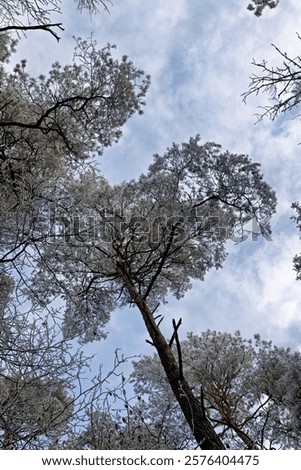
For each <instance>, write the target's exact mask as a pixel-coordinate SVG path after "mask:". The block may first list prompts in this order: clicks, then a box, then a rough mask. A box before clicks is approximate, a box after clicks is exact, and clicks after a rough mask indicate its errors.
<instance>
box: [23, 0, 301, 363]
mask: <svg viewBox="0 0 301 470" xmlns="http://www.w3.org/2000/svg"><path fill="white" fill-rule="evenodd" d="M62 3H63V16H62V18H61V19H62V21H63V23H64V27H65V31H64V33H62V35H61V36H62V37H61V41H60V43H59V44H56V42H55V40H54V39H51V38H49V37H46V36H45V35H44V34H41V33H32V34H29V35H28V39H23V40H22V41H21V43H20V46H19V50H18V57H27V58H28V68H29V70H31V71H32V72H33V73H35V74H38V73H42V72H45V70H47V69H48V68H49V66H50V64H51V63H52V62H53V61H54V60H60V61H61V62H62V63H64V62H68V61H70V60H71V57H72V50H73V47H74V41H73V39H72V36H73V35H75V36H81V37H86V36H88V35H89V34H90V33H91V32H93V36H94V38H95V39H96V40H97V42H98V44H99V46H100V47H103V46H104V45H105V44H106V43H108V42H109V43H113V44H116V45H117V51H116V55H117V56H121V55H124V54H125V55H128V56H129V58H130V59H131V60H132V61H133V63H134V64H135V66H137V67H139V68H142V69H143V70H144V71H145V72H146V73H148V74H150V75H151V79H152V83H151V88H150V91H149V93H148V95H147V99H146V108H145V114H144V116H142V117H141V116H134V117H133V118H131V119H130V120H129V121H128V123H127V124H126V126H125V128H124V133H123V137H122V138H121V140H120V142H119V143H118V144H116V145H115V146H114V147H112V148H110V149H108V150H106V151H105V153H104V156H103V157H102V159H101V161H100V169H101V170H102V172H103V174H104V175H105V176H106V177H107V178H108V179H109V181H110V182H111V183H118V182H120V181H122V180H125V179H129V178H135V177H137V176H139V174H140V173H141V172H144V171H146V169H147V167H148V165H149V163H150V162H151V160H152V155H153V154H154V153H160V154H161V153H163V152H164V151H165V149H166V147H169V146H170V145H171V143H172V142H176V143H181V142H184V141H187V140H188V139H189V137H190V136H194V135H196V134H197V133H198V134H200V135H201V138H202V141H203V142H206V141H214V142H216V143H218V144H221V145H222V146H223V149H224V150H226V149H227V150H229V151H230V152H233V153H235V152H236V153H243V154H249V155H250V156H251V157H252V159H253V160H254V161H257V162H259V163H261V165H262V171H263V173H264V177H265V179H266V180H267V181H268V182H269V183H270V184H271V185H272V187H273V188H274V189H275V191H276V193H277V197H278V210H277V214H276V216H275V217H274V219H273V220H272V221H271V225H272V230H273V235H272V241H267V240H265V239H264V238H263V239H258V240H257V241H254V240H252V239H251V237H249V238H248V240H246V241H245V242H243V243H240V244H235V243H233V242H229V244H228V251H229V253H230V254H229V256H228V258H227V260H226V262H225V263H224V267H223V268H222V269H221V270H219V271H211V272H209V273H208V275H207V276H206V278H205V281H204V282H195V283H194V287H193V289H192V290H191V291H189V292H188V293H187V295H186V296H185V298H184V299H182V300H181V301H176V300H174V299H172V298H171V299H169V302H168V304H167V305H166V306H163V307H162V311H161V312H162V313H163V314H164V316H165V320H164V329H165V331H170V330H171V321H172V318H176V319H178V318H179V317H182V318H183V327H182V329H181V330H180V334H181V337H182V338H183V339H184V337H185V334H186V332H187V331H193V332H194V333H196V334H197V333H200V332H201V331H203V330H205V329H207V328H210V329H216V330H220V331H228V332H234V331H235V330H237V329H239V330H240V331H241V332H242V334H243V335H244V336H245V337H248V338H249V337H252V336H253V334H255V333H260V335H261V336H262V337H263V338H264V339H271V340H273V342H275V343H276V344H278V345H285V346H291V347H293V348H296V347H300V346H301V282H299V283H298V282H297V281H296V280H295V273H294V271H293V265H292V258H293V256H294V255H295V254H296V253H298V252H299V251H301V241H300V240H299V234H298V232H297V230H296V228H295V226H294V223H293V221H291V220H290V217H291V216H292V215H293V211H292V210H291V208H290V206H291V203H292V202H293V201H295V200H298V199H300V200H301V187H300V180H301V146H300V145H299V143H300V142H301V132H300V129H301V124H300V121H299V119H295V120H291V119H290V118H289V116H285V117H280V119H278V120H276V121H274V122H271V121H268V120H264V121H262V122H259V123H257V124H255V122H256V117H255V116H254V114H255V113H256V112H257V108H256V107H257V106H260V105H263V104H264V103H266V101H267V99H268V96H258V97H250V99H249V100H248V101H247V104H244V103H243V102H242V97H241V94H242V93H243V92H245V91H246V90H247V88H248V84H249V81H250V80H249V76H250V75H251V74H252V73H256V72H257V71H256V69H255V67H254V66H252V64H251V62H252V59H253V58H254V59H255V60H256V61H257V62H261V61H262V60H263V59H267V60H269V63H271V64H274V65H277V64H280V62H281V58H280V56H279V55H278V54H277V53H276V51H275V49H274V48H272V46H271V43H274V44H275V45H277V46H278V47H279V48H280V49H281V50H282V51H286V52H287V53H288V54H289V55H291V56H296V55H297V54H298V53H300V52H301V41H300V40H299V39H298V37H297V34H296V33H297V32H299V33H300V34H301V3H300V2H298V1H296V0H281V1H280V3H279V6H278V7H277V8H276V9H275V10H265V11H264V15H263V16H262V17H261V18H256V17H255V16H254V15H253V14H252V13H251V12H249V11H248V10H247V9H246V7H247V4H248V0H227V1H221V0H113V6H111V7H110V14H107V13H105V12H104V11H101V12H100V14H99V15H97V16H93V17H92V18H90V17H89V15H88V14H86V13H83V14H82V15H79V14H78V12H76V8H75V5H74V3H73V1H72V0H67V1H66V0H63V2H62ZM33 41H34V43H35V47H32V44H33ZM107 330H108V332H109V337H108V339H107V340H106V341H103V342H102V343H101V344H100V345H97V346H96V345H91V346H89V348H91V350H99V351H100V356H101V361H102V362H104V363H105V362H106V358H109V355H110V354H111V353H112V352H113V351H114V349H115V348H117V347H119V348H121V350H122V352H123V354H124V355H132V354H140V353H144V352H147V353H152V352H153V351H152V349H151V347H150V346H149V345H147V344H146V343H145V338H146V337H147V335H146V332H145V331H144V325H143V323H142V320H141V319H140V316H139V313H138V312H137V311H136V310H135V309H124V310H122V311H116V312H114V314H113V316H112V319H111V322H110V323H109V325H108V328H107ZM109 362H110V364H111V361H109ZM110 364H109V365H110Z"/></svg>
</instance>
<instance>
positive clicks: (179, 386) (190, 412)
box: [119, 266, 225, 450]
mask: <svg viewBox="0 0 301 470" xmlns="http://www.w3.org/2000/svg"><path fill="white" fill-rule="evenodd" d="M119 268H120V273H121V274H122V278H123V281H124V284H125V287H126V288H127V289H128V291H129V293H130V295H131V298H132V299H133V301H134V303H135V304H136V305H137V307H138V308H139V310H140V312H141V314H142V317H143V320H144V323H145V325H146V328H147V330H148V333H149V335H150V337H151V340H152V343H153V345H154V347H155V348H156V350H157V353H158V355H159V358H160V361H161V364H162V366H163V368H164V371H165V373H166V376H167V379H168V381H169V384H170V386H171V388H172V390H173V392H174V395H175V397H176V399H177V401H178V403H179V405H180V407H181V410H182V412H183V414H184V416H185V418H186V421H187V423H188V424H189V426H190V429H191V431H192V433H193V435H194V437H195V439H196V441H197V443H198V445H199V446H200V448H201V449H204V450H223V449H225V447H224V445H223V443H222V441H221V440H220V438H219V437H218V435H217V434H216V432H215V431H214V428H213V426H212V424H211V423H210V421H209V420H208V419H207V417H206V414H205V409H204V407H203V403H201V402H200V401H199V400H198V399H197V398H196V397H195V396H194V394H193V393H192V391H191V388H190V386H189V385H188V383H187V381H186V379H185V377H183V376H182V373H181V370H180V368H179V365H178V363H177V361H176V359H175V356H174V354H173V352H172V349H171V347H170V346H169V344H168V343H167V341H166V339H165V338H164V336H163V334H162V333H161V331H160V329H159V328H158V326H157V325H156V322H155V320H154V317H153V314H152V311H151V310H150V308H149V306H148V304H147V302H146V301H145V300H144V299H143V298H142V296H141V295H140V294H139V292H138V291H137V289H136V287H135V285H134V284H133V283H132V282H131V280H130V278H129V276H128V275H127V273H126V272H125V270H124V266H119Z"/></svg>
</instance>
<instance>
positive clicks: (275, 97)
mask: <svg viewBox="0 0 301 470" xmlns="http://www.w3.org/2000/svg"><path fill="white" fill-rule="evenodd" d="M272 46H273V47H274V48H275V50H276V51H277V52H278V54H279V55H280V57H281V59H282V65H281V66H269V63H268V61H266V60H264V61H263V62H261V63H259V62H256V61H255V60H254V61H253V65H254V66H255V67H257V68H258V69H259V70H260V72H261V73H260V75H257V74H253V75H252V76H251V77H250V78H251V82H250V85H249V90H248V91H247V92H245V93H244V94H243V98H244V101H245V102H246V100H247V98H248V97H249V96H250V95H252V94H255V95H258V94H259V93H268V94H269V95H270V102H271V104H268V105H266V106H263V107H262V112H261V113H260V114H258V117H259V119H262V118H264V117H265V116H267V117H269V118H270V119H272V120H274V119H275V118H276V117H277V116H278V115H279V114H280V113H288V112H291V111H292V110H294V109H295V108H298V106H299V104H300V77H301V57H300V56H297V57H296V58H292V57H289V56H288V54H287V53H286V52H282V51H281V50H280V49H279V48H278V47H276V46H275V45H274V44H273V45H272Z"/></svg>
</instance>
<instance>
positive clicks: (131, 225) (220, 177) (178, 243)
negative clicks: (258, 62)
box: [31, 136, 276, 449]
mask: <svg viewBox="0 0 301 470" xmlns="http://www.w3.org/2000/svg"><path fill="white" fill-rule="evenodd" d="M57 198H58V199H57V207H58V210H57V213H56V223H57V224H58V225H61V223H62V220H65V221H67V222H66V223H65V228H66V230H65V231H64V233H61V235H60V236H58V237H57V238H56V240H54V239H52V240H51V241H50V242H47V243H44V244H43V242H42V243H41V244H40V246H39V253H38V259H37V261H36V268H35V269H34V273H33V277H32V280H31V285H32V286H35V287H34V288H33V290H34V295H35V296H36V297H37V298H39V299H40V302H45V301H46V302H51V300H52V299H53V296H56V297H57V296H63V298H64V299H65V301H66V311H65V320H64V331H65V334H66V335H67V336H72V337H73V336H75V335H80V336H81V338H82V339H84V340H85V341H91V340H93V339H96V338H101V337H103V334H104V333H103V328H104V325H105V324H106V322H107V321H108V319H109V314H110V311H113V310H114V309H115V308H116V307H117V306H124V305H135V306H137V307H138V309H139V311H140V313H141V315H142V318H143V320H144V322H145V325H146V328H147V331H148V333H149V336H150V340H151V343H152V344H153V346H154V347H155V348H156V350H157V352H158V355H159V357H160V361H161V363H162V365H163V367H164V370H165V373H166V375H167V377H168V381H169V383H170V386H171V388H172V390H173V392H174V394H175V396H176V399H177V400H178V402H179V404H180V407H181V409H182V412H183V413H184V415H185V418H186V419H187V421H188V423H189V426H190V427H191V429H192V430H193V433H194V436H195V439H196V441H197V443H198V444H199V445H200V446H201V447H202V448H208V449H210V448H213V449H214V448H222V447H223V446H222V443H221V441H220V440H219V438H218V437H217V436H216V434H215V433H214V432H213V429H212V426H211V424H210V422H209V421H208V419H207V417H206V415H205V413H204V409H203V407H202V405H201V404H200V402H199V401H198V400H197V399H196V397H195V396H194V394H193V393H192V390H191V388H190V387H189V385H188V383H187V381H186V380H185V378H184V376H183V374H182V368H181V361H180V358H178V360H176V358H175V356H174V354H173V351H172V348H171V345H172V342H173V341H175V340H176V337H177V329H178V327H179V324H178V325H176V324H174V333H173V338H172V339H171V340H170V341H168V340H166V339H165V338H164V336H163V334H162V332H161V330H160V328H159V323H160V321H159V323H158V318H160V314H158V308H159V305H160V303H162V302H163V303H164V302H165V300H166V296H167V295H168V294H169V293H171V294H173V295H175V296H176V297H177V298H180V297H182V296H183V295H184V294H185V292H186V291H187V289H189V288H190V286H191V282H190V281H191V279H201V280H202V279H203V278H204V276H205V274H206V272H207V270H208V269H210V268H212V267H216V268H219V267H220V266H221V265H222V262H223V260H224V258H225V256H226V253H225V249H224V245H225V243H226V241H227V240H228V239H229V238H230V237H231V236H233V234H234V233H237V234H239V236H240V237H242V238H243V237H244V236H245V233H246V229H245V228H244V225H245V224H246V223H248V222H250V221H252V220H255V221H256V227H258V229H259V230H260V231H261V232H262V233H264V234H268V233H269V224H268V220H269V218H270V216H271V214H272V213H273V212H274V210H275V205H276V198H275V194H274V192H273V191H272V190H271V189H270V187H269V186H268V185H267V184H266V183H265V182H264V181H263V177H262V175H261V174H260V172H259V165H258V164H255V163H252V162H251V161H250V159H249V158H248V157H247V156H244V155H233V154H230V153H229V152H221V148H220V146H218V145H216V144H213V143H207V144H204V145H200V143H199V136H197V137H196V138H191V139H190V140H189V142H188V143H184V144H182V145H181V146H180V145H176V144H174V145H173V146H172V147H171V148H170V149H168V150H167V152H166V153H165V154H164V155H163V156H159V155H156V156H155V158H154V163H153V164H152V165H151V166H150V167H149V170H148V173H146V174H145V175H141V177H140V178H139V179H138V180H137V181H130V182H124V183H123V184H121V185H117V186H113V187H112V186H110V185H109V183H108V182H107V181H106V180H105V179H104V178H103V177H102V176H99V175H95V173H92V172H87V173H83V174H82V175H81V177H80V178H79V179H74V180H70V185H69V186H65V187H64V192H62V193H61V194H57ZM63 200H64V201H65V203H64V205H63V204H62V203H61V202H60V201H63ZM66 201H68V203H67V204H66ZM66 207H68V208H72V209H73V208H76V210H75V213H72V210H69V209H67V210H66V209H65V208H66ZM79 215H80V220H79V218H78V216H79ZM91 222H92V224H91ZM251 230H252V229H251ZM50 286H51V287H50Z"/></svg>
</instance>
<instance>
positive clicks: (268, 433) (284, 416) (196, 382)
mask: <svg viewBox="0 0 301 470" xmlns="http://www.w3.org/2000/svg"><path fill="white" fill-rule="evenodd" d="M181 349H182V361H183V371H184V375H185V376H186V377H187V380H188V382H189V384H190V386H191V388H192V389H193V391H194V393H195V395H196V396H197V397H198V399H199V400H200V401H201V402H202V403H203V405H204V407H205V408H206V414H207V416H208V417H209V418H210V421H211V422H212V423H214V426H215V429H216V432H218V433H219V434H220V436H221V437H222V440H223V442H224V443H225V445H226V446H227V447H228V448H231V449H247V448H248V449H254V448H257V449H272V448H275V449H299V448H300V442H301V428H300V423H301V420H300V407H301V368H300V363H301V362H300V359H301V358H300V353H299V352H297V351H296V352H293V351H290V350H289V349H287V348H279V347H276V346H273V345H272V343H271V342H268V341H263V340H262V339H261V338H260V337H259V336H258V335H256V336H255V337H254V339H253V340H245V339H243V338H242V336H241V335H240V333H239V332H236V333H235V334H229V333H220V332H216V331H209V330H207V331H205V332H204V333H202V334H201V335H199V336H198V335H195V334H193V333H190V334H189V335H188V338H187V340H186V341H183V342H181ZM132 382H133V384H134V388H135V391H136V394H137V395H139V396H140V397H141V399H142V400H143V401H144V403H145V404H146V405H145V406H146V411H145V413H144V416H145V419H153V420H155V421H156V420H157V421H160V420H162V421H163V422H164V430H165V432H166V434H167V436H168V438H169V439H170V440H172V439H173V436H176V434H175V432H174V431H175V425H176V426H177V429H178V433H180V434H182V435H183V436H186V437H188V436H190V439H191V443H193V438H192V434H191V433H189V430H188V429H187V424H186V423H185V420H183V417H182V418H181V416H180V415H179V408H178V406H177V405H176V404H175V403H174V400H173V397H172V391H171V389H170V386H169V383H168V380H167V379H166V376H165V373H164V370H163V368H162V366H161V364H160V361H159V359H158V357H157V356H152V357H151V356H144V357H143V358H142V359H141V360H139V361H137V362H135V363H134V372H133V373H132ZM171 423H174V424H173V425H171ZM178 439H179V438H176V440H178Z"/></svg>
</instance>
